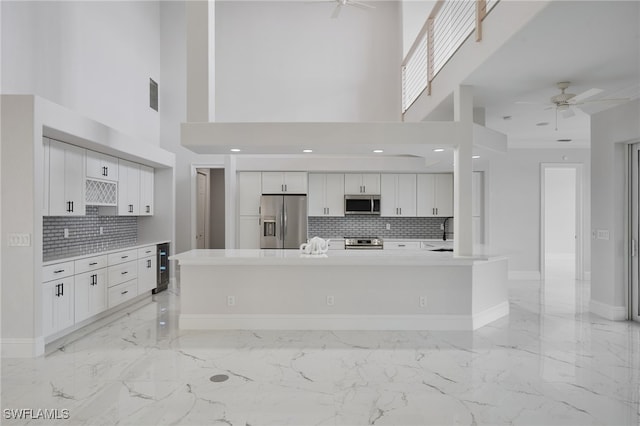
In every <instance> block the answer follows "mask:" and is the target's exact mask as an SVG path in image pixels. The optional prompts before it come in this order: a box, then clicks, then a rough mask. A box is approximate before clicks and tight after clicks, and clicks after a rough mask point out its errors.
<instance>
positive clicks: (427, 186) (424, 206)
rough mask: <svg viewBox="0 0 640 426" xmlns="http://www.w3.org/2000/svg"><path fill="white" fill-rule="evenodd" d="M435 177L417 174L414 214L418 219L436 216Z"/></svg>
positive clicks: (433, 175)
mask: <svg viewBox="0 0 640 426" xmlns="http://www.w3.org/2000/svg"><path fill="white" fill-rule="evenodd" d="M435 190H436V175H435V174H419V175H418V176H417V183H416V204H417V206H416V213H417V215H418V216H420V217H433V216H435V215H436V205H435V198H436V196H435Z"/></svg>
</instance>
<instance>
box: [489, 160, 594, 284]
mask: <svg viewBox="0 0 640 426" xmlns="http://www.w3.org/2000/svg"><path fill="white" fill-rule="evenodd" d="M563 156H566V157H567V160H563V158H562V157H563ZM589 162H590V155H589V150H587V149H545V150H531V149H511V150H509V152H508V153H507V154H504V155H497V156H496V157H494V158H492V159H491V160H490V162H489V167H488V169H487V174H486V178H487V180H488V188H489V191H488V194H487V196H488V203H489V206H488V207H489V242H490V245H491V249H492V251H493V252H495V253H504V254H506V255H508V256H509V271H510V272H511V273H512V276H520V277H528V278H534V279H535V278H538V277H539V276H540V265H541V263H540V164H541V163H579V164H583V165H584V166H583V185H584V186H583V188H584V198H583V211H584V234H583V241H584V243H585V253H589V249H590V247H589V245H590V244H589V243H590V236H589V223H590V217H589V216H590V215H589V206H590V197H589V181H590V170H589ZM587 256H588V255H587ZM584 269H585V271H589V270H590V264H589V258H588V257H587V258H586V259H585V263H584Z"/></svg>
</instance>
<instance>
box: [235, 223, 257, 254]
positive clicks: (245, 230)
mask: <svg viewBox="0 0 640 426" xmlns="http://www.w3.org/2000/svg"><path fill="white" fill-rule="evenodd" d="M238 227H239V228H238V248H240V249H259V248H260V216H240V220H239V222H238Z"/></svg>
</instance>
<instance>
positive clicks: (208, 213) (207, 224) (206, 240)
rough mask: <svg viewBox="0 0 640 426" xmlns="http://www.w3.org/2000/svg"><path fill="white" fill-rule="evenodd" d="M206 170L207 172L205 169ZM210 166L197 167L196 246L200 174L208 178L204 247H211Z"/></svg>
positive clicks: (206, 183) (206, 184)
mask: <svg viewBox="0 0 640 426" xmlns="http://www.w3.org/2000/svg"><path fill="white" fill-rule="evenodd" d="M203 170H206V173H205V172H204V171H203ZM209 170H210V169H209V168H204V167H198V168H196V223H195V225H196V247H197V246H198V241H197V240H198V235H197V234H198V210H199V206H198V174H202V175H203V176H205V178H206V182H205V196H204V198H205V201H204V203H205V205H204V211H205V213H204V216H205V217H204V235H203V239H204V247H205V248H208V247H209V243H210V241H209V239H210V237H209V233H210V230H211V211H210V210H211V187H210V185H211V174H210V172H209Z"/></svg>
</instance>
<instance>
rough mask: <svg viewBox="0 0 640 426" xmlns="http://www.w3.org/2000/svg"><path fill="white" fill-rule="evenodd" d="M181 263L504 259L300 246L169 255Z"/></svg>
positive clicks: (365, 263) (366, 263) (440, 262)
mask: <svg viewBox="0 0 640 426" xmlns="http://www.w3.org/2000/svg"><path fill="white" fill-rule="evenodd" d="M169 259H170V260H177V261H178V263H179V264H180V265H194V266H195V265H346V266H360V265H362V266H375V265H379V266H391V265H416V266H419V265H425V266H426V265H434V266H436V265H442V266H454V265H473V264H475V263H479V262H487V261H489V262H490V261H494V260H501V259H505V257H504V256H494V255H477V256H460V257H459V256H454V255H453V254H452V253H451V252H433V251H429V250H427V249H416V250H330V251H329V252H327V253H326V254H323V255H318V256H313V255H305V254H302V253H300V251H299V250H295V249H293V250H277V249H269V250H257V249H226V250H202V249H200V250H190V251H187V252H184V253H179V254H176V255H173V256H171V257H169Z"/></svg>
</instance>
